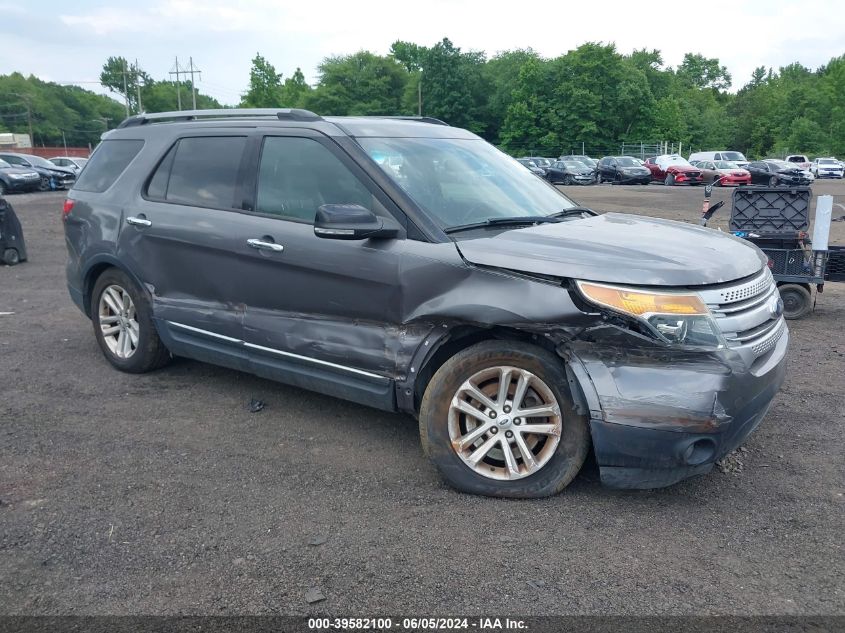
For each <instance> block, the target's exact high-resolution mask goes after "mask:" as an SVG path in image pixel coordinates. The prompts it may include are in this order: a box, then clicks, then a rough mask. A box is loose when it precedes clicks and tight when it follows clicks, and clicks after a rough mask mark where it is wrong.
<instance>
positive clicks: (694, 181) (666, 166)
mask: <svg viewBox="0 0 845 633" xmlns="http://www.w3.org/2000/svg"><path fill="white" fill-rule="evenodd" d="M645 166H646V167H647V168H648V170H649V172H650V174H651V179H652V180H655V181H658V182H662V183H663V184H664V185H667V186H672V185H698V184H701V182H702V181H703V180H704V179H703V178H702V176H701V170H700V169H699V168H698V167H694V166H693V165H691V164H690V163H689V161H687V160H686V159H685V158H684V157H683V156H681V155H680V154H663V155H662V156H653V157H652V158H647V159H646V161H645Z"/></svg>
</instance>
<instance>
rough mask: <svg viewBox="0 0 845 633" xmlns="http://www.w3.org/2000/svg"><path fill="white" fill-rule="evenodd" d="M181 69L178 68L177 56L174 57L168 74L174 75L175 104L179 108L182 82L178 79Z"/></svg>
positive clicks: (180, 107)
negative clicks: (174, 62) (174, 61)
mask: <svg viewBox="0 0 845 633" xmlns="http://www.w3.org/2000/svg"><path fill="white" fill-rule="evenodd" d="M180 72H182V69H181V68H179V57H178V56H177V57H176V65H175V66H174V67H173V70H171V71H170V72H169V73H168V74H170V75H176V104H177V107H178V109H179V110H181V109H182V83H181V82H180V81H179V73H180Z"/></svg>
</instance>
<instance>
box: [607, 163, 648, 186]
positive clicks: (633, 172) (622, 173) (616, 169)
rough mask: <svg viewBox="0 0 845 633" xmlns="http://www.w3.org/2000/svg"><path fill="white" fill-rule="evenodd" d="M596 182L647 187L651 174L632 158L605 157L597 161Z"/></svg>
mask: <svg viewBox="0 0 845 633" xmlns="http://www.w3.org/2000/svg"><path fill="white" fill-rule="evenodd" d="M596 182H597V183H602V182H616V183H619V184H632V185H637V184H638V185H647V184H648V183H649V182H651V172H650V171H649V170H648V168H647V167H643V166H642V165H640V164H639V163H638V162H637V159H636V158H634V157H633V156H605V157H604V158H602V159H601V160H600V161H599V164H598V169H597V173H596Z"/></svg>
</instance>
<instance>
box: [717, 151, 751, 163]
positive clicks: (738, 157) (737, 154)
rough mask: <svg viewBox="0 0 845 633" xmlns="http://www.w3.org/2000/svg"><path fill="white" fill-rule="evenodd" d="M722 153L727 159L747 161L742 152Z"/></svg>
mask: <svg viewBox="0 0 845 633" xmlns="http://www.w3.org/2000/svg"><path fill="white" fill-rule="evenodd" d="M721 154H722V158H724V159H725V160H741V161H743V162H745V156H743V155H742V153H741V152H721Z"/></svg>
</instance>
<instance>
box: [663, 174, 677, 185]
mask: <svg viewBox="0 0 845 633" xmlns="http://www.w3.org/2000/svg"><path fill="white" fill-rule="evenodd" d="M663 184H664V185H666V186H667V187H671V186H673V185H674V184H675V176H673V175H672V174H666V178H665V179H664V180H663Z"/></svg>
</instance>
